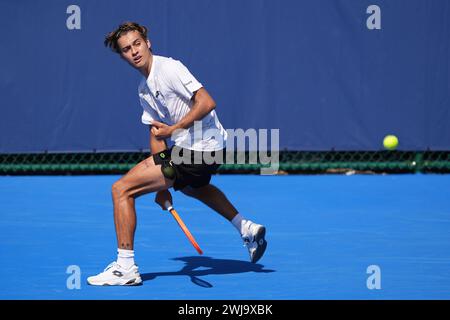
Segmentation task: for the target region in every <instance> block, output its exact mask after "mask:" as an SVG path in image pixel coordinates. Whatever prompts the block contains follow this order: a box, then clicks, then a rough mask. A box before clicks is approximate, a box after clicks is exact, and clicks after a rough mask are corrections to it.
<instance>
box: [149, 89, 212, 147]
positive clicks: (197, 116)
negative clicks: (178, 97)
mask: <svg viewBox="0 0 450 320" xmlns="http://www.w3.org/2000/svg"><path fill="white" fill-rule="evenodd" d="M192 99H193V101H194V103H193V105H192V107H191V110H190V111H189V112H188V113H187V114H186V115H185V116H184V117H183V119H181V120H180V121H179V122H177V123H176V124H174V125H172V126H168V125H166V124H164V123H161V122H157V121H154V123H153V126H154V127H156V129H155V130H153V131H154V132H153V133H154V135H155V137H156V138H157V139H164V138H168V137H170V136H171V135H172V133H173V132H174V131H175V130H177V129H188V128H190V127H192V126H193V125H194V121H198V120H201V119H203V118H204V117H205V116H206V115H207V114H208V113H210V112H211V111H212V110H214V109H215V108H216V102H215V101H214V100H213V98H212V97H211V96H210V95H209V93H208V91H206V89H205V88H200V89H198V90H197V91H196V92H194V95H193V96H192Z"/></svg>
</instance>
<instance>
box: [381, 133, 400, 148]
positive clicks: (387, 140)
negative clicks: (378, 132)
mask: <svg viewBox="0 0 450 320" xmlns="http://www.w3.org/2000/svg"><path fill="white" fill-rule="evenodd" d="M383 146H384V147H385V148H386V149H388V150H395V149H396V148H397V146H398V138H397V137H396V136H394V135H392V134H389V135H387V136H386V137H384V140H383Z"/></svg>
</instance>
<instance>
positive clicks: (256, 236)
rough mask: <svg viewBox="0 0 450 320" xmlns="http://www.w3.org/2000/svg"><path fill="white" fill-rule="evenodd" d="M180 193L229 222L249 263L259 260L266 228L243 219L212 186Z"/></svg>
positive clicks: (263, 246) (262, 250) (185, 190)
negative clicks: (245, 248)
mask: <svg viewBox="0 0 450 320" xmlns="http://www.w3.org/2000/svg"><path fill="white" fill-rule="evenodd" d="M181 191H182V192H183V193H184V194H186V195H188V196H190V197H193V198H195V199H197V200H200V201H201V202H203V203H204V204H206V205H207V206H208V207H210V208H211V209H213V210H215V211H216V212H218V213H219V214H220V215H222V216H223V217H224V218H226V219H227V220H228V221H230V222H231V223H232V224H233V225H234V226H235V227H236V229H237V230H238V232H239V233H240V235H241V237H242V239H243V240H244V244H245V246H246V247H247V249H248V251H249V255H250V261H251V262H254V263H255V262H257V261H258V260H259V259H261V257H262V256H263V254H264V252H265V250H266V247H267V241H266V240H265V235H266V228H265V227H264V226H262V225H260V224H256V223H254V222H252V221H250V220H247V219H244V217H242V215H241V214H239V212H238V211H237V210H236V208H235V207H234V206H233V204H232V203H231V202H230V201H229V200H228V199H227V197H226V196H225V194H224V193H223V192H222V191H221V190H220V189H219V188H217V187H216V186H214V185H212V184H207V185H205V186H202V187H199V188H193V187H190V186H188V187H185V188H183V189H182V190H181Z"/></svg>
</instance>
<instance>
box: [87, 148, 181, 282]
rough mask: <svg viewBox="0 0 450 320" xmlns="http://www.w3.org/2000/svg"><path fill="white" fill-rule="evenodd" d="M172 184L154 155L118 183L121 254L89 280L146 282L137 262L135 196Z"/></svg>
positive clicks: (116, 202) (116, 217) (115, 195)
mask: <svg viewBox="0 0 450 320" xmlns="http://www.w3.org/2000/svg"><path fill="white" fill-rule="evenodd" d="M171 186H172V181H170V180H167V179H165V178H164V176H163V174H162V172H161V166H160V165H155V162H154V161H153V158H152V157H149V158H147V159H145V160H143V161H141V162H140V163H139V164H137V165H136V166H135V167H133V168H132V169H131V170H130V171H129V172H128V173H127V174H126V175H125V176H123V177H122V178H121V179H119V180H118V181H117V182H115V183H114V185H113V187H112V198H113V204H114V223H115V226H116V235H117V242H118V257H117V261H114V262H113V263H111V264H110V265H109V266H108V267H106V269H105V270H104V271H103V272H102V273H100V274H98V275H96V276H92V277H89V278H88V283H89V284H91V285H137V284H140V283H141V282H142V279H141V277H140V274H139V270H138V267H137V265H136V264H135V263H134V250H133V244H134V232H135V230H136V210H135V207H134V204H135V199H136V198H137V197H139V196H140V195H143V194H146V193H150V192H155V191H159V190H163V189H168V188H170V187H171Z"/></svg>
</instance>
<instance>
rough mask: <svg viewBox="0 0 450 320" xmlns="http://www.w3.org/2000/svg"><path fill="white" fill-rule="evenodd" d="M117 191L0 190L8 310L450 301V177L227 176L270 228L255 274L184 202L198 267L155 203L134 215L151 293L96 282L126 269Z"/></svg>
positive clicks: (179, 202) (101, 186) (1, 184)
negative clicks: (74, 304) (373, 283)
mask: <svg viewBox="0 0 450 320" xmlns="http://www.w3.org/2000/svg"><path fill="white" fill-rule="evenodd" d="M118 178H119V176H114V175H104V176H2V177H0V199H1V202H0V212H1V215H0V217H1V222H0V240H1V243H2V246H1V249H0V252H1V254H0V255H1V261H2V264H3V266H2V269H3V270H2V273H1V276H0V277H1V282H2V289H1V290H0V298H1V299H168V300H171V299H268V300H271V299H273V300H276V299H448V298H449V297H450V273H449V270H450V236H449V235H450V199H449V196H448V190H450V176H449V175H434V174H427V175H422V174H404V175H352V176H345V175H289V176H258V175H217V176H215V177H214V178H213V183H214V184H216V185H217V186H219V187H220V188H222V189H223V191H224V192H225V193H226V194H227V196H228V197H229V198H230V200H231V201H233V203H234V204H235V205H236V207H237V208H238V209H239V210H240V211H241V212H242V213H243V214H245V215H246V216H248V217H249V218H251V219H253V220H254V221H256V222H258V223H262V224H265V225H266V227H267V231H268V232H267V240H268V243H269V244H268V249H267V251H266V254H265V256H264V257H263V258H262V259H261V260H260V261H259V262H258V263H257V264H251V263H250V262H248V256H247V255H248V253H247V251H246V249H245V248H244V247H243V245H242V242H241V239H240V237H239V235H238V233H237V231H236V230H235V229H234V228H233V226H232V225H231V224H230V223H229V222H228V221H226V220H225V219H224V218H222V217H221V216H219V215H218V214H216V213H214V212H213V211H212V210H211V209H209V208H207V207H206V206H204V205H203V204H202V203H200V202H197V201H196V200H193V199H190V198H187V197H186V196H184V195H183V194H181V193H178V192H177V193H173V196H174V204H175V205H176V207H177V209H178V212H179V214H180V216H181V217H182V218H183V220H184V222H185V223H186V225H187V226H188V227H189V229H190V230H191V232H192V233H193V234H194V236H195V237H196V239H197V241H198V243H199V245H200V246H201V248H202V249H203V251H204V255H202V256H200V255H198V254H197V252H196V251H195V249H194V248H193V247H192V246H191V244H190V243H189V242H188V240H187V239H186V237H185V236H184V234H183V233H182V231H181V230H180V228H179V227H178V225H177V224H176V222H175V221H174V219H173V218H172V217H171V215H170V214H168V213H167V211H162V210H161V209H160V208H159V206H157V205H156V204H155V203H154V196H153V195H146V196H143V197H141V198H138V200H137V202H136V210H137V216H138V225H137V231H136V241H135V251H136V261H137V263H138V265H139V268H140V272H141V274H142V277H143V280H144V282H143V285H141V286H137V287H92V286H89V285H87V284H86V278H87V277H88V276H90V275H93V274H97V273H98V272H100V271H102V269H103V268H104V267H106V265H107V264H108V263H110V262H112V261H113V260H115V258H116V238H115V232H114V223H113V213H112V209H113V208H112V201H111V194H110V188H111V185H112V183H113V182H114V181H115V180H117V179H118ZM71 266H72V267H71ZM73 266H76V267H73ZM369 266H376V267H378V268H379V269H378V271H379V272H378V274H377V277H378V278H377V279H378V285H379V287H380V288H379V289H377V288H375V289H369V288H368V279H369V278H370V277H371V276H372V273H371V272H369V273H368V268H369ZM68 268H69V269H68ZM71 268H79V271H80V272H81V273H80V282H79V284H80V286H79V289H77V288H74V289H69V288H71V286H70V285H69V286H68V282H69V283H72V284H73V283H76V281H77V280H74V281H75V282H73V281H72V280H73V279H76V278H74V277H75V276H76V275H77V273H76V272H75V273H73V272H72V271H71V270H74V269H71ZM71 277H72V278H71ZM68 279H69V280H68ZM71 281H72V282H71ZM369 282H370V281H369ZM72 287H73V286H72Z"/></svg>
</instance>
